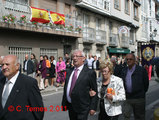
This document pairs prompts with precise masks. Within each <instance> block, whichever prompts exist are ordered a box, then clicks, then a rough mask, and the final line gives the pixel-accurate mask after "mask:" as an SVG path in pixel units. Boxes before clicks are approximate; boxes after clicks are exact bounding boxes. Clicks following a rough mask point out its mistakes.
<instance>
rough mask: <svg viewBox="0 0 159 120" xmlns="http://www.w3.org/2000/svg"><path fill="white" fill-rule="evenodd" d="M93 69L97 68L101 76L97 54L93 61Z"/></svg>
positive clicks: (97, 72) (97, 73)
mask: <svg viewBox="0 0 159 120" xmlns="http://www.w3.org/2000/svg"><path fill="white" fill-rule="evenodd" d="M92 69H93V70H95V72H96V75H97V78H98V77H99V61H98V60H97V56H96V55H95V56H94V61H93V62H92Z"/></svg>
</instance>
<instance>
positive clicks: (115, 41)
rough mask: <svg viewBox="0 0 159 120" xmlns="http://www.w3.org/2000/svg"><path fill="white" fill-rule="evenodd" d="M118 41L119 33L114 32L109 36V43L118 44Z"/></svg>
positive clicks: (111, 44)
mask: <svg viewBox="0 0 159 120" xmlns="http://www.w3.org/2000/svg"><path fill="white" fill-rule="evenodd" d="M118 41H119V38H118V35H117V34H113V33H112V34H111V35H110V38H109V45H110V46H118Z"/></svg>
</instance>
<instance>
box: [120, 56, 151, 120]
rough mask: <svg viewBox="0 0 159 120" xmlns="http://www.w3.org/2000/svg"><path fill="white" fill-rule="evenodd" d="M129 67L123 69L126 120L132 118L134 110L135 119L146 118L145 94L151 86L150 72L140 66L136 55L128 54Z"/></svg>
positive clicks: (142, 119) (141, 119)
mask: <svg viewBox="0 0 159 120" xmlns="http://www.w3.org/2000/svg"><path fill="white" fill-rule="evenodd" d="M126 61H127V64H128V67H126V68H124V69H123V71H122V78H123V80H124V85H125V91H126V101H125V102H124V105H123V114H124V118H125V119H124V120H130V116H131V113H132V111H133V113H134V117H135V120H145V102H146V100H145V94H146V92H147V90H148V87H149V79H148V74H147V71H146V69H145V68H143V67H141V66H138V65H137V64H136V63H135V62H136V60H135V55H134V54H132V53H129V54H127V55H126Z"/></svg>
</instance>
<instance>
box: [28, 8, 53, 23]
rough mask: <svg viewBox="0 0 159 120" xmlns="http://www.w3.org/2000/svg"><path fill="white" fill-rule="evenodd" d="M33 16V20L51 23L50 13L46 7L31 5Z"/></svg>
mask: <svg viewBox="0 0 159 120" xmlns="http://www.w3.org/2000/svg"><path fill="white" fill-rule="evenodd" d="M31 12H32V18H31V20H30V21H31V22H39V23H49V22H50V19H49V14H48V11H47V10H45V9H40V8H35V7H31Z"/></svg>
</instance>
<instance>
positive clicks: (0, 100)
mask: <svg viewBox="0 0 159 120" xmlns="http://www.w3.org/2000/svg"><path fill="white" fill-rule="evenodd" d="M5 81H6V78H3V79H2V80H1V82H0V108H2V92H3V88H4V84H5Z"/></svg>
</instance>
